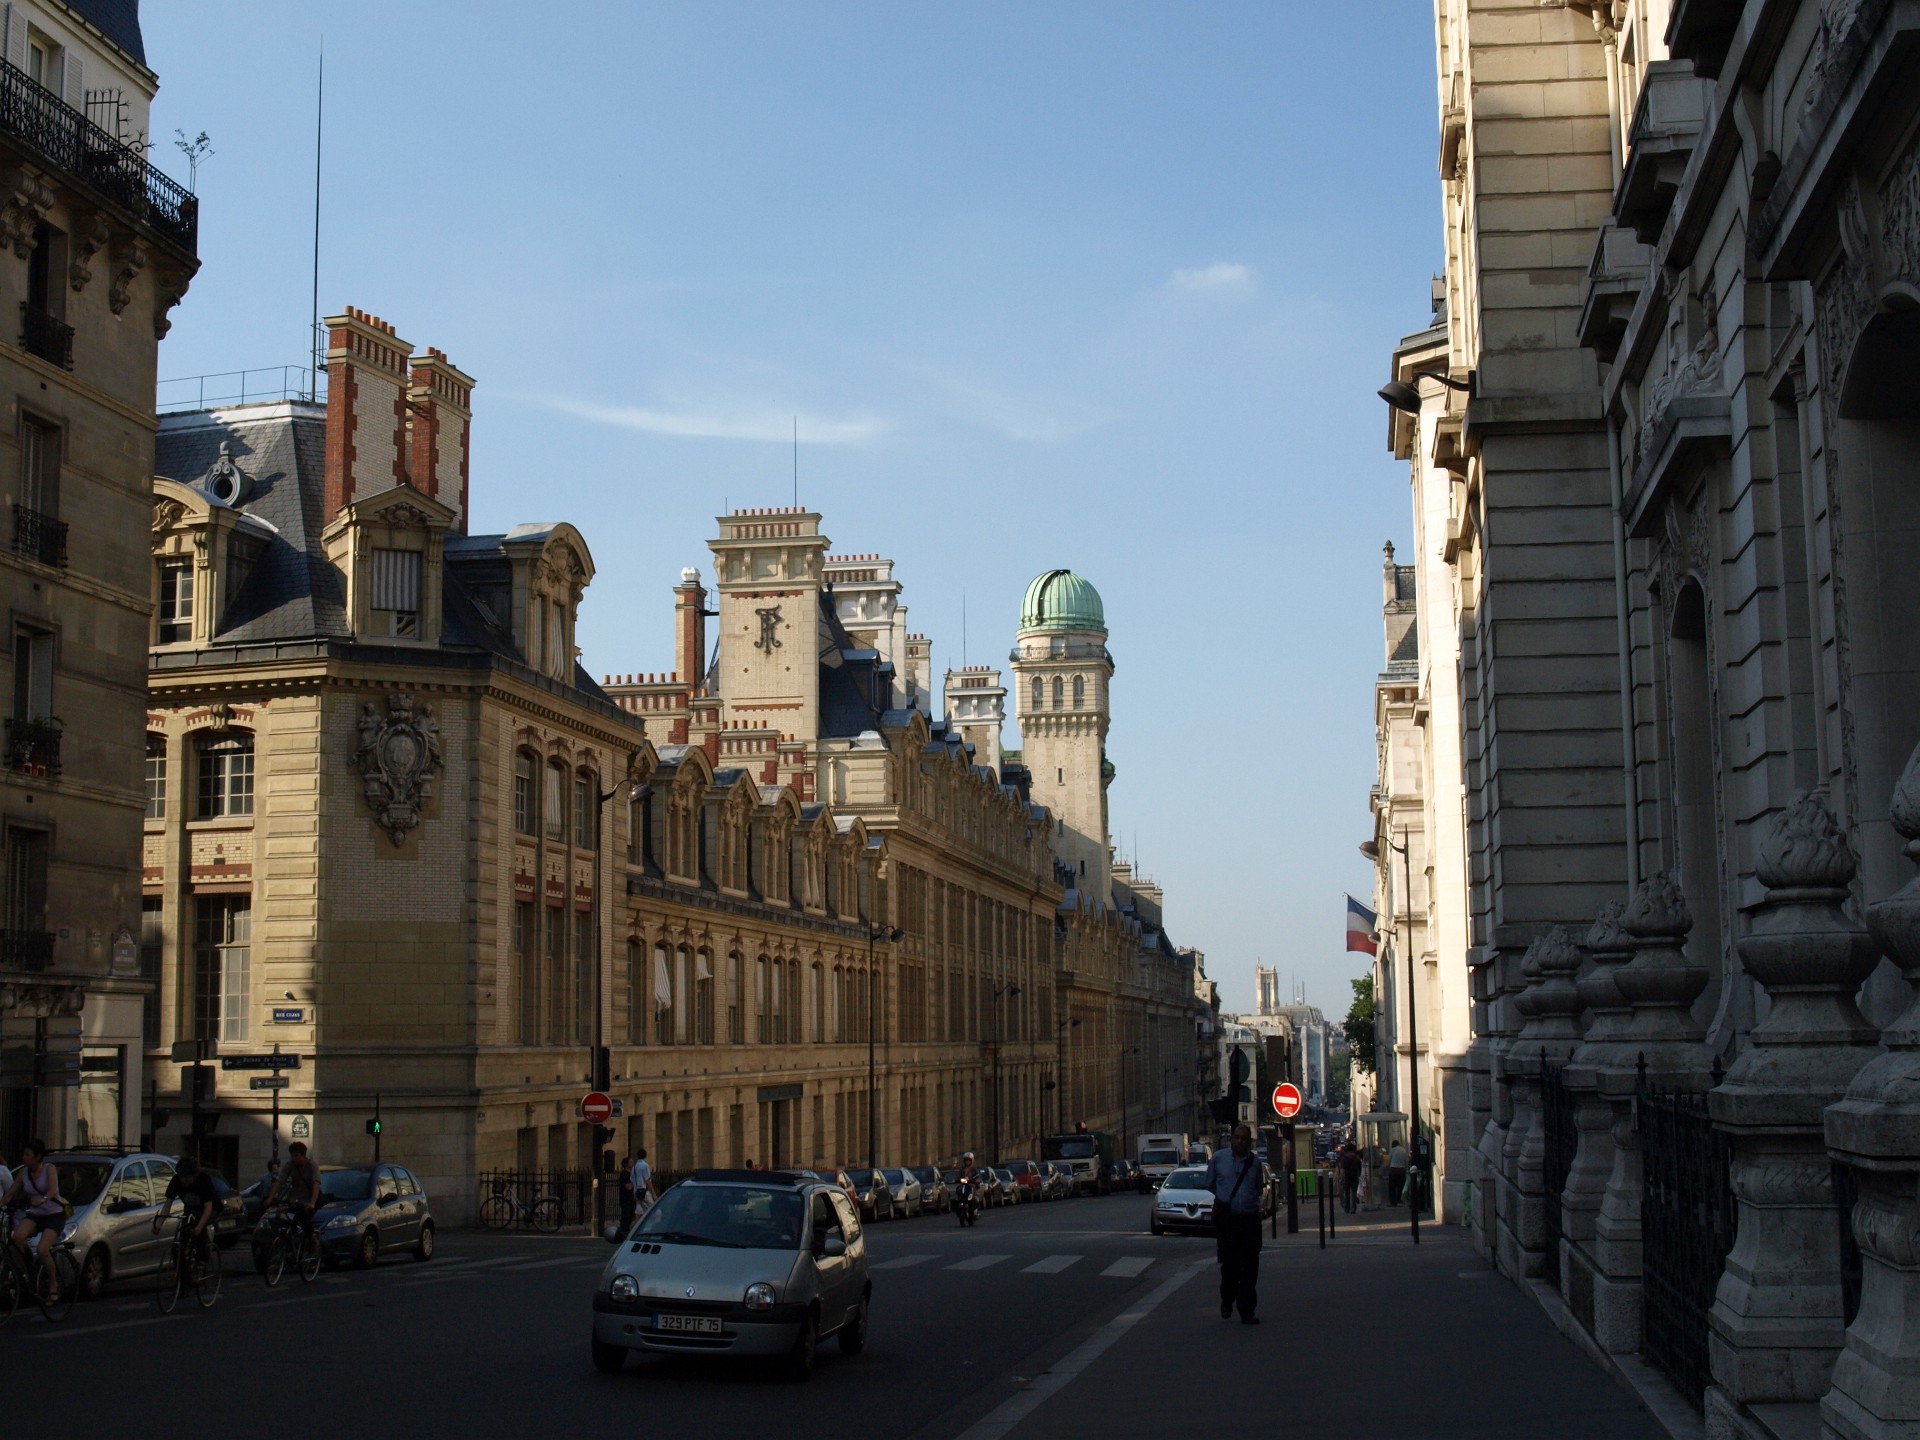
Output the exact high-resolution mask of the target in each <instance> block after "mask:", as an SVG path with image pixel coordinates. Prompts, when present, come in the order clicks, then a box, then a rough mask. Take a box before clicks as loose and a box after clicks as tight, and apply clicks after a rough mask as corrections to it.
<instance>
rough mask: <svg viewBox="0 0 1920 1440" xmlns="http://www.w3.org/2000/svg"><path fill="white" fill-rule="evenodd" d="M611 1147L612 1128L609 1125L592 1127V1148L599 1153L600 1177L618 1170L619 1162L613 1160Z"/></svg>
mask: <svg viewBox="0 0 1920 1440" xmlns="http://www.w3.org/2000/svg"><path fill="white" fill-rule="evenodd" d="M612 1145H613V1127H612V1126H611V1125H596V1126H594V1127H593V1148H594V1149H595V1150H598V1151H599V1152H600V1173H601V1174H602V1175H611V1174H613V1173H614V1171H616V1170H618V1169H619V1168H620V1163H619V1161H618V1160H616V1159H615V1158H614V1154H613V1150H612V1148H611V1147H612Z"/></svg>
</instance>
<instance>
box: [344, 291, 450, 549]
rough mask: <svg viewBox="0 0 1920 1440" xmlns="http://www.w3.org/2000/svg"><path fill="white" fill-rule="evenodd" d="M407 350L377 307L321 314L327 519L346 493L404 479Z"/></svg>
mask: <svg viewBox="0 0 1920 1440" xmlns="http://www.w3.org/2000/svg"><path fill="white" fill-rule="evenodd" d="M412 353H413V346H411V345H410V344H408V343H407V342H406V341H404V340H402V339H400V338H399V337H397V336H396V335H395V334H394V333H393V327H392V326H391V325H389V324H387V322H386V321H384V320H382V319H380V317H379V316H377V315H369V314H367V313H366V312H365V311H363V310H356V309H354V308H353V307H352V306H351V305H349V306H348V307H347V310H346V313H345V314H342V315H329V316H328V317H327V463H326V487H325V492H324V493H325V503H326V517H325V518H326V519H327V520H328V521H331V520H332V519H333V517H334V516H335V515H338V514H339V513H340V510H341V507H342V506H344V505H347V504H350V503H351V502H352V501H355V500H359V499H363V498H364V497H366V496H368V495H377V494H379V493H380V492H381V491H382V490H391V489H392V488H393V487H394V486H396V485H403V484H405V483H406V481H407V360H408V357H409V356H411V355H412ZM456 373H457V372H456Z"/></svg>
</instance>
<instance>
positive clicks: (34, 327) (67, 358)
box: [20, 300, 73, 370]
mask: <svg viewBox="0 0 1920 1440" xmlns="http://www.w3.org/2000/svg"><path fill="white" fill-rule="evenodd" d="M20 348H21V349H22V350H24V351H26V352H27V353H28V354H29V355H38V356H39V357H40V358H41V359H42V360H45V361H46V362H47V363H49V364H51V365H58V366H59V367H60V368H61V369H62V370H71V369H72V368H73V326H71V325H65V324H62V323H61V321H60V319H59V317H58V316H56V315H55V314H54V313H53V312H52V311H51V310H43V309H42V308H41V307H39V306H38V305H32V304H29V303H28V302H27V301H25V300H22V301H21V302H20Z"/></svg>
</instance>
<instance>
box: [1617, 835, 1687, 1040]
mask: <svg viewBox="0 0 1920 1440" xmlns="http://www.w3.org/2000/svg"><path fill="white" fill-rule="evenodd" d="M1623 923H1624V925H1625V927H1626V931H1627V933H1628V934H1629V935H1631V936H1632V937H1633V947H1634V955H1633V960H1632V961H1631V962H1630V963H1628V964H1626V965H1622V966H1621V967H1620V969H1619V970H1618V972H1617V973H1616V974H1615V976H1614V983H1615V984H1616V985H1618V986H1619V987H1620V995H1621V998H1622V999H1624V1000H1625V1001H1626V1002H1627V1004H1628V1005H1629V1006H1630V1007H1631V1008H1632V1011H1633V1014H1632V1018H1631V1019H1630V1020H1629V1021H1628V1023H1627V1027H1626V1038H1627V1039H1629V1040H1631V1041H1632V1042H1633V1043H1634V1044H1636V1045H1637V1046H1639V1047H1640V1048H1641V1049H1642V1050H1644V1051H1647V1052H1648V1056H1647V1058H1648V1062H1649V1065H1650V1066H1651V1067H1652V1068H1653V1069H1654V1070H1655V1071H1656V1072H1658V1071H1661V1070H1664V1069H1666V1068H1667V1062H1669V1061H1671V1062H1674V1063H1677V1064H1678V1065H1680V1066H1681V1067H1682V1068H1684V1069H1686V1070H1688V1071H1692V1070H1695V1069H1704V1068H1705V1055H1704V1052H1702V1051H1701V1050H1700V1047H1699V1044H1698V1042H1699V1039H1700V1033H1701V1032H1700V1026H1699V1025H1697V1024H1696V1023H1695V1022H1694V1019H1693V1015H1692V1013H1691V1007H1692V1005H1693V1002H1694V1001H1695V1000H1696V999H1698V998H1699V996H1700V992H1701V991H1703V990H1705V989H1706V988H1707V978H1708V977H1707V969H1706V967H1705V966H1704V965H1697V964H1695V963H1694V962H1693V960H1692V959H1691V958H1690V957H1689V956H1688V955H1687V952H1686V938H1687V934H1688V932H1689V931H1691V930H1692V929H1693V912H1692V911H1690V910H1688V908H1687V897H1686V896H1685V895H1683V894H1682V893H1681V891H1680V886H1679V885H1678V883H1677V882H1675V880H1674V878H1673V876H1672V874H1671V873H1669V872H1667V871H1664V870H1663V871H1659V872H1657V873H1655V874H1653V875H1649V876H1648V877H1647V878H1646V879H1645V880H1643V881H1641V882H1640V888H1639V889H1637V890H1635V891H1634V892H1633V898H1632V899H1631V900H1629V901H1628V903H1627V913H1626V915H1625V917H1624V920H1623ZM1664 1052H1671V1053H1670V1054H1668V1053H1664Z"/></svg>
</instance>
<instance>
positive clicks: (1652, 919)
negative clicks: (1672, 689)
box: [1593, 871, 1708, 1354]
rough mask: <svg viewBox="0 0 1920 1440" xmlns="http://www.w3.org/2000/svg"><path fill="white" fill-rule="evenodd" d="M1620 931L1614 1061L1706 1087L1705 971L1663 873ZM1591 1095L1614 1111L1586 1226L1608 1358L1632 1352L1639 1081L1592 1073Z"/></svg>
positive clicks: (1653, 1078) (1637, 1329)
mask: <svg viewBox="0 0 1920 1440" xmlns="http://www.w3.org/2000/svg"><path fill="white" fill-rule="evenodd" d="M1621 923H1622V927H1623V928H1624V929H1625V931H1626V934H1627V938H1628V939H1629V940H1630V941H1631V942H1632V944H1633V959H1632V960H1631V961H1630V962H1628V963H1627V964H1625V965H1620V966H1616V967H1615V968H1614V974H1613V983H1614V985H1615V986H1616V987H1618V989H1619V991H1620V998H1621V999H1622V1000H1623V1001H1624V1002H1625V1003H1626V1006H1627V1010H1628V1017H1627V1021H1626V1023H1625V1025H1624V1026H1623V1027H1622V1028H1621V1031H1620V1038H1619V1039H1618V1040H1617V1041H1614V1042H1611V1043H1612V1044H1613V1045H1614V1046H1617V1047H1618V1048H1617V1049H1616V1050H1614V1051H1612V1052H1611V1053H1612V1054H1613V1055H1628V1054H1630V1055H1632V1056H1633V1057H1634V1065H1635V1067H1636V1070H1637V1069H1638V1067H1639V1066H1640V1065H1642V1064H1644V1066H1645V1067H1646V1077H1647V1079H1648V1081H1649V1082H1651V1083H1654V1084H1659V1085H1666V1086H1682V1085H1685V1086H1692V1087H1696V1088H1699V1089H1705V1088H1706V1082H1707V1078H1708V1074H1707V1067H1708V1056H1707V1049H1706V1046H1704V1045H1703V1044H1701V1043H1700V1037H1701V1034H1702V1033H1703V1032H1702V1029H1701V1027H1700V1026H1699V1025H1698V1024H1697V1023H1696V1022H1695V1021H1694V1018H1693V1014H1692V1007H1693V1002H1694V1001H1695V1000H1697V999H1699V997H1700V992H1701V991H1703V990H1705V989H1706V988H1707V969H1706V967H1705V966H1704V965H1696V964H1694V963H1693V961H1692V960H1691V959H1690V958H1688V956H1687V953H1686V937H1687V932H1688V931H1689V930H1691V929H1693V916H1692V914H1691V913H1690V912H1689V911H1688V909H1687V901H1686V897H1685V896H1684V895H1682V894H1681V893H1680V887H1679V886H1678V885H1676V884H1675V883H1674V881H1673V877H1672V875H1670V874H1667V873H1666V872H1664V871H1663V872H1660V873H1658V874H1654V875H1649V876H1648V877H1647V878H1646V879H1645V880H1643V881H1641V882H1640V888H1639V889H1637V890H1635V891H1634V892H1633V898H1632V899H1631V900H1630V901H1629V902H1628V903H1627V912H1626V914H1625V916H1623V917H1622V921H1621ZM1595 1079H1596V1089H1597V1090H1598V1092H1599V1094H1600V1095H1602V1096H1604V1097H1605V1098H1606V1099H1607V1101H1608V1102H1609V1104H1610V1105H1612V1106H1613V1107H1614V1123H1613V1169H1612V1171H1611V1173H1609V1175H1608V1176H1607V1193H1606V1195H1605V1196H1604V1198H1602V1200H1601V1202H1600V1213H1599V1214H1598V1215H1597V1216H1596V1217H1595V1219H1594V1225H1593V1255H1594V1276H1593V1337H1594V1339H1595V1340H1597V1341H1599V1343H1600V1344H1601V1346H1602V1347H1603V1348H1605V1349H1606V1350H1608V1351H1610V1352H1612V1353H1614V1354H1626V1353H1631V1352H1634V1351H1637V1350H1639V1348H1640V1337H1641V1322H1640V1277H1641V1273H1642V1272H1641V1258H1642V1256H1641V1245H1640V1191H1641V1157H1640V1134H1639V1130H1638V1129H1637V1127H1636V1124H1635V1120H1634V1110H1633V1103H1634V1095H1635V1087H1636V1080H1637V1076H1636V1073H1635V1071H1634V1070H1628V1071H1622V1070H1621V1069H1619V1068H1618V1067H1617V1065H1608V1066H1606V1067H1604V1068H1602V1067H1599V1066H1596V1068H1595Z"/></svg>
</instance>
